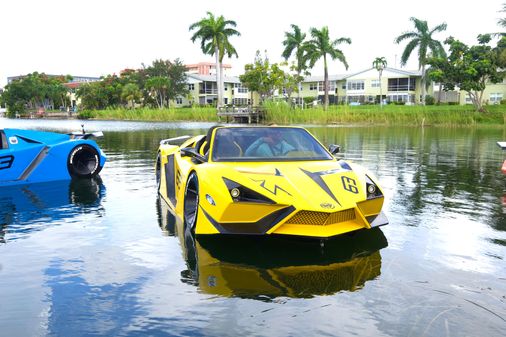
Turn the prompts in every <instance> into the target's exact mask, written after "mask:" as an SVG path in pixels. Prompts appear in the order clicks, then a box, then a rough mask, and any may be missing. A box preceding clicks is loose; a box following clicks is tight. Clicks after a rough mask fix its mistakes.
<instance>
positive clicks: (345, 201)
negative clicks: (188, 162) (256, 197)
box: [212, 160, 366, 211]
mask: <svg viewBox="0 0 506 337" xmlns="http://www.w3.org/2000/svg"><path fill="white" fill-rule="evenodd" d="M214 170H216V172H215V173H216V175H218V176H219V175H221V176H222V178H226V179H229V180H232V181H235V182H236V183H238V184H241V185H243V186H245V187H247V188H250V189H252V190H254V191H256V192H258V193H260V194H262V195H264V196H266V197H267V198H269V199H271V200H272V201H274V202H276V203H278V204H286V205H293V206H295V207H296V208H298V209H313V210H320V211H332V210H334V211H335V210H337V209H348V208H352V207H354V206H355V205H356V203H357V202H358V201H361V200H365V199H366V192H365V189H366V186H365V184H366V182H365V181H366V180H365V175H366V172H364V170H363V169H362V168H361V167H359V166H354V165H353V164H350V163H348V162H346V161H343V160H341V161H335V160H329V161H300V162H293V161H292V162H272V163H226V164H225V163H220V164H216V165H215V166H214V167H213V168H212V171H214ZM216 175H214V174H213V176H216ZM214 181H216V180H214Z"/></svg>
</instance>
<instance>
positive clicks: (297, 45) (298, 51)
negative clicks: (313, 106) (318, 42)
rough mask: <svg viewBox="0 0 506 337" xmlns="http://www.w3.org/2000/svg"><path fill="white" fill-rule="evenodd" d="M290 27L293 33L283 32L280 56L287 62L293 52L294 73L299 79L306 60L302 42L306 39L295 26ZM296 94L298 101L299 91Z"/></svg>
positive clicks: (298, 84) (304, 34)
mask: <svg viewBox="0 0 506 337" xmlns="http://www.w3.org/2000/svg"><path fill="white" fill-rule="evenodd" d="M291 27H292V29H293V33H292V32H285V40H284V41H283V46H285V49H284V50H283V53H282V54H281V56H283V57H284V58H285V60H288V59H289V58H290V56H292V53H293V52H294V51H295V62H296V64H295V71H296V72H297V78H298V79H301V74H302V72H303V71H304V70H305V69H306V60H305V58H304V40H305V39H306V33H302V32H301V31H300V28H299V26H297V25H294V24H292V25H291ZM297 86H298V87H300V82H299V83H297ZM298 93H299V94H298V96H297V97H298V99H297V100H298V101H299V100H300V91H298Z"/></svg>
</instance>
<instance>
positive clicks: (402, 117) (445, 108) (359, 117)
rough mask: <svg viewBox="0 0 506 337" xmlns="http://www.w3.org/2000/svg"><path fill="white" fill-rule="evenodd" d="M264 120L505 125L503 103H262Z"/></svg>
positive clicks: (164, 112) (207, 113)
mask: <svg viewBox="0 0 506 337" xmlns="http://www.w3.org/2000/svg"><path fill="white" fill-rule="evenodd" d="M265 109H266V116H265V120H264V123H277V124H283V125H286V124H323V125H327V124H366V125H367V124H374V125H411V126H415V125H441V126H474V125H498V126H504V125H506V105H493V106H487V107H486V109H487V112H482V113H479V112H475V111H474V109H473V107H472V106H469V105H464V106H462V105H440V106H437V105H429V106H420V105H416V106H405V105H387V106H383V107H382V108H380V106H379V105H360V106H348V105H339V106H330V107H329V110H328V111H324V110H323V108H322V107H314V108H313V107H311V108H307V109H298V108H297V109H292V108H290V107H289V106H288V105H287V104H285V103H275V102H268V103H266V104H265ZM79 116H80V117H81V118H94V119H107V120H140V121H208V122H217V121H218V117H217V116H216V109H215V108H212V107H193V108H169V109H149V108H141V109H123V108H118V109H106V110H96V111H95V110H94V111H81V112H80V113H79Z"/></svg>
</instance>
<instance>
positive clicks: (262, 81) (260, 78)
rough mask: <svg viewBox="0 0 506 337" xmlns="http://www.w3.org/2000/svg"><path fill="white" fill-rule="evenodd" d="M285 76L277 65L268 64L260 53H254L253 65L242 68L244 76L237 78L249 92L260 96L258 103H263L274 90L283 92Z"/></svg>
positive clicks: (266, 59)
mask: <svg viewBox="0 0 506 337" xmlns="http://www.w3.org/2000/svg"><path fill="white" fill-rule="evenodd" d="M285 78H286V74H285V72H284V71H283V70H282V69H281V68H280V67H279V65H278V64H276V63H274V64H270V62H269V59H268V58H267V56H265V57H264V58H263V59H262V57H261V55H260V51H257V52H256V56H255V61H254V63H250V64H246V65H245V66H244V74H243V75H240V76H239V79H240V80H241V83H243V84H244V85H245V86H246V87H247V88H248V89H249V90H250V91H256V92H258V94H259V95H260V101H261V102H264V101H265V100H266V99H267V98H271V97H272V96H273V94H274V92H275V91H276V90H279V91H281V90H283V87H284V84H285Z"/></svg>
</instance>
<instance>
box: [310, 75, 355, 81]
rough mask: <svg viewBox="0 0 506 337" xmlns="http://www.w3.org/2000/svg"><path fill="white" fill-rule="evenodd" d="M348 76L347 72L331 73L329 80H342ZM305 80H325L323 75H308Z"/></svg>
mask: <svg viewBox="0 0 506 337" xmlns="http://www.w3.org/2000/svg"><path fill="white" fill-rule="evenodd" d="M344 78H346V74H337V75H329V81H340V80H342V79H344ZM304 82H323V76H306V77H304Z"/></svg>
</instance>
